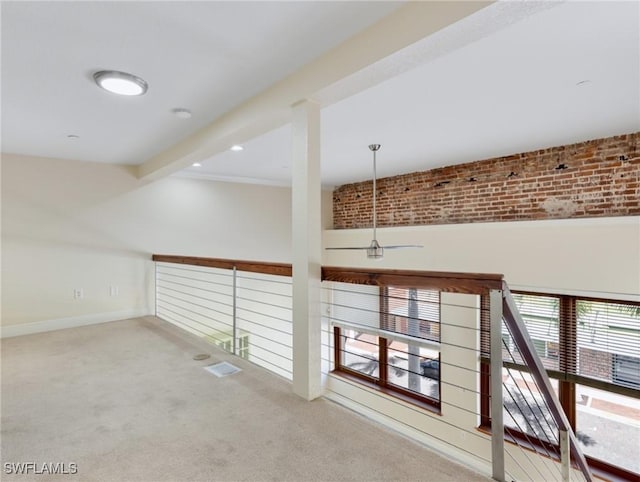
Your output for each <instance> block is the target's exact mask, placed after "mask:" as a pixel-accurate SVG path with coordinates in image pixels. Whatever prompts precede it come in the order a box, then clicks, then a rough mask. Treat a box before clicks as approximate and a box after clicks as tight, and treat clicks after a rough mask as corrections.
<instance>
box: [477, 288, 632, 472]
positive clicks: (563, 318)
mask: <svg viewBox="0 0 640 482" xmlns="http://www.w3.org/2000/svg"><path fill="white" fill-rule="evenodd" d="M512 293H514V294H523V295H530V296H541V297H542V296H544V297H553V298H558V300H559V312H558V315H559V316H558V324H559V329H558V336H559V340H558V345H559V346H558V362H559V364H558V367H559V370H558V371H556V370H549V369H547V374H548V376H549V378H553V379H556V380H557V381H558V399H559V401H560V405H561V406H562V408H563V410H564V412H565V415H566V416H567V419H568V420H569V424H570V425H571V429H572V430H573V431H574V432H575V431H576V413H577V412H576V410H577V408H576V402H577V401H576V385H585V386H591V387H594V388H598V389H600V390H605V391H610V392H613V393H619V394H622V395H626V396H630V397H632V398H636V399H640V389H637V390H636V389H631V388H625V387H620V386H617V385H615V384H614V383H610V382H604V381H600V380H596V379H590V378H589V377H585V376H581V375H577V368H578V367H577V364H578V331H577V327H578V311H577V303H578V301H594V302H603V303H614V304H623V305H630V306H640V303H637V302H633V301H627V300H612V299H603V298H591V297H585V296H573V295H559V294H552V293H540V292H531V291H519V290H514V291H512ZM480 302H481V316H480V324H481V327H480V330H481V333H482V332H485V333H489V329H490V320H489V317H488V314H489V296H488V295H481V301H480ZM572 354H573V355H574V356H571V355H572ZM503 363H505V364H507V362H503ZM510 365H514V368H515V369H520V370H522V371H528V370H527V368H526V367H525V366H524V365H515V364H510ZM612 368H613V367H612ZM479 376H480V423H479V426H478V429H479V430H481V431H484V432H487V433H490V432H491V403H490V399H491V384H490V360H489V358H488V355H487V354H486V353H485V354H483V356H482V357H481V361H480V375H479ZM505 434H506V440H508V441H513V440H511V439H517V440H518V443H519V444H521V445H525V446H527V445H528V446H529V447H530V448H531V449H532V450H536V449H540V448H545V446H547V445H548V444H549V442H547V441H544V440H541V439H539V438H538V437H536V436H535V435H530V434H526V435H525V434H524V433H522V432H520V431H519V430H517V429H514V428H512V427H505ZM552 446H553V447H554V448H555V449H558V450H559V447H558V446H557V445H552ZM585 458H586V460H587V463H588V464H589V466H590V467H591V469H592V470H593V471H594V473H596V474H599V475H604V476H608V477H610V476H614V477H615V478H618V479H622V480H638V478H639V477H640V474H637V473H635V472H632V471H630V470H628V469H625V468H623V467H620V466H617V465H613V464H611V463H609V462H606V461H604V460H601V459H598V458H595V457H591V456H589V455H587V454H585Z"/></svg>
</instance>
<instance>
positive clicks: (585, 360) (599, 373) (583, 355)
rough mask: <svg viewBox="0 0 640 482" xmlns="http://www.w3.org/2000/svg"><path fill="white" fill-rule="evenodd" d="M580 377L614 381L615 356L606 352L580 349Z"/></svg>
mask: <svg viewBox="0 0 640 482" xmlns="http://www.w3.org/2000/svg"><path fill="white" fill-rule="evenodd" d="M579 360H580V368H579V372H580V375H584V376H586V377H594V378H600V379H602V380H607V381H611V380H613V355H612V354H611V353H608V352H606V351H600V350H592V349H590V348H584V347H581V348H580V355H579Z"/></svg>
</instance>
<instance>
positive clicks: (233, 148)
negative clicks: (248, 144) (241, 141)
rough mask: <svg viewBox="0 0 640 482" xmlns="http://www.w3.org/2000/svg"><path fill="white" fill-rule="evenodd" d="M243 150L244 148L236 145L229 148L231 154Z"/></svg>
mask: <svg viewBox="0 0 640 482" xmlns="http://www.w3.org/2000/svg"><path fill="white" fill-rule="evenodd" d="M243 149H244V147H242V146H239V145H238V144H236V145H234V146H231V147H230V150H232V151H233V152H240V151H242V150H243Z"/></svg>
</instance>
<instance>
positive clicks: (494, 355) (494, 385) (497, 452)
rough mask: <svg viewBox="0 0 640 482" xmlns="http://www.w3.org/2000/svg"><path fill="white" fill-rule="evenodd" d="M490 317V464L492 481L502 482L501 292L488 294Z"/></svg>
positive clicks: (494, 291) (503, 478)
mask: <svg viewBox="0 0 640 482" xmlns="http://www.w3.org/2000/svg"><path fill="white" fill-rule="evenodd" d="M489 299H490V302H491V303H490V307H489V312H490V315H491V329H490V332H491V464H492V476H493V478H494V480H498V481H500V482H504V480H505V472H504V421H503V419H502V291H501V290H491V292H490V297H489Z"/></svg>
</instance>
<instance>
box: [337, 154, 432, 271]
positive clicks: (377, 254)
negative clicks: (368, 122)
mask: <svg viewBox="0 0 640 482" xmlns="http://www.w3.org/2000/svg"><path fill="white" fill-rule="evenodd" d="M369 150H371V152H373V240H371V244H369V246H357V247H348V248H326V249H336V250H337V249H360V250H366V251H367V258H369V259H381V258H382V257H383V256H384V250H385V249H401V248H423V247H424V246H422V245H420V244H397V245H395V246H381V245H380V243H379V242H378V240H377V239H376V227H377V226H376V225H377V217H376V191H377V189H376V152H378V151H379V150H380V144H371V145H369Z"/></svg>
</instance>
